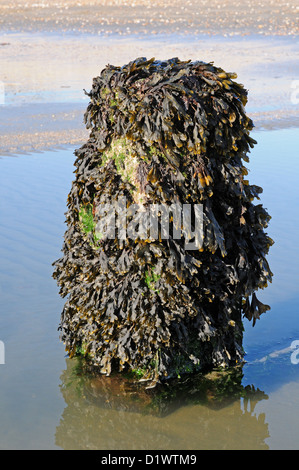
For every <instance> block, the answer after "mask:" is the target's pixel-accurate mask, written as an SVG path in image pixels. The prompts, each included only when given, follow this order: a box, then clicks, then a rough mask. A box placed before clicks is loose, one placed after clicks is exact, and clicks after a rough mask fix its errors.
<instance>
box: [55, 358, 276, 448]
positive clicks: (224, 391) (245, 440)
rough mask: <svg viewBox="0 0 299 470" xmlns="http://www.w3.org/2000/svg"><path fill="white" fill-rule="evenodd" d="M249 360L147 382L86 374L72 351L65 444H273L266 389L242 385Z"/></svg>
mask: <svg viewBox="0 0 299 470" xmlns="http://www.w3.org/2000/svg"><path fill="white" fill-rule="evenodd" d="M242 379H243V371H242V368H240V367H238V368H236V369H233V370H230V371H227V372H225V373H223V372H220V371H214V372H212V373H209V374H207V375H205V376H202V375H197V376H194V377H192V378H191V377H188V378H186V379H184V380H183V379H181V380H177V381H174V382H173V383H172V384H171V386H169V385H168V386H167V385H165V386H160V387H157V388H156V389H151V390H146V389H145V388H144V386H140V385H136V384H134V383H133V382H132V380H129V379H128V378H126V377H124V376H120V375H118V374H115V375H112V376H111V377H105V376H95V375H92V374H86V370H85V368H84V364H82V361H80V360H79V359H76V358H73V359H66V369H65V370H64V371H63V373H62V375H61V385H60V388H61V393H62V395H63V398H64V400H65V403H66V407H65V409H64V411H63V413H62V416H61V419H60V423H59V425H58V426H57V429H56V436H55V438H56V445H58V446H59V447H61V448H63V449H109V450H113V449H118V450H119V449H182V448H184V449H205V448H207V449H211V448H213V446H215V449H222V448H233V449H238V448H241V449H245V448H251V449H252V448H254V449H256V448H257V449H266V448H267V445H266V444H265V439H266V438H267V437H269V432H268V426H267V423H266V422H265V416H264V415H263V414H260V415H256V413H255V407H256V404H257V403H258V402H260V401H261V400H265V399H267V398H268V397H267V395H266V394H265V393H264V392H263V391H260V390H259V389H255V388H254V387H253V386H250V385H247V386H243V385H242Z"/></svg>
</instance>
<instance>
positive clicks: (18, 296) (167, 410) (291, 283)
mask: <svg viewBox="0 0 299 470" xmlns="http://www.w3.org/2000/svg"><path fill="white" fill-rule="evenodd" d="M298 135H299V132H298V129H286V130H277V131H259V132H255V133H253V136H254V137H255V138H256V139H257V140H258V145H257V146H256V147H255V149H253V150H252V152H251V155H250V158H251V160H250V164H249V165H247V166H248V167H249V168H250V173H249V179H250V182H251V183H253V184H257V185H260V186H262V187H263V188H264V193H263V195H262V199H261V202H262V203H263V205H264V206H265V207H266V208H267V209H268V211H269V213H270V214H271V215H272V220H271V224H270V226H269V229H268V233H269V235H270V236H271V237H272V238H273V239H274V240H275V245H274V246H273V247H272V249H271V253H270V255H269V258H268V259H269V262H270V266H271V268H272V271H273V272H274V280H273V283H272V284H271V285H270V286H269V287H268V288H267V289H266V290H264V291H261V292H260V294H259V296H258V297H259V299H260V300H261V301H263V302H266V303H268V304H270V305H271V311H270V312H267V313H266V314H264V315H263V316H262V317H261V319H260V320H259V321H258V322H257V324H256V326H255V327H254V328H252V326H251V323H249V322H247V320H246V321H245V323H244V324H245V337H244V347H245V350H246V352H247V354H246V361H247V362H246V364H245V365H244V367H243V370H242V374H241V378H240V380H239V381H236V384H235V385H233V384H232V385H231V386H230V387H231V388H230V389H229V392H228V393H226V398H225V399H224V400H223V401H219V400H218V401H217V400H215V394H214V395H213V393H212V392H211V391H209V390H208V392H207V394H206V395H205V396H204V398H203V396H201V395H200V397H198V395H197V394H196V393H194V390H195V389H196V386H193V388H192V390H191V391H190V394H189V395H188V392H187V393H186V394H184V399H182V395H181V396H174V397H167V398H166V399H165V397H164V398H163V396H162V398H161V397H160V399H159V400H158V401H156V402H155V406H154V407H153V408H150V409H148V407H147V403H146V399H145V400H142V399H141V400H139V401H138V400H135V401H134V400H133V398H134V396H133V398H132V397H129V399H124V398H122V396H121V393H119V389H118V388H117V385H116V384H115V382H113V380H110V379H108V380H107V381H106V382H104V383H103V381H100V382H98V381H96V380H94V379H90V378H85V379H84V377H82V375H78V362H77V361H76V360H70V359H68V358H67V357H66V356H65V352H64V347H63V345H62V344H61V343H60V341H59V333H58V331H57V327H58V324H59V319H60V312H61V310H62V307H63V303H64V301H63V299H61V298H60V297H59V295H58V288H57V286H56V283H55V281H54V280H53V279H52V277H51V275H52V266H51V264H52V262H53V261H54V260H55V259H57V258H58V257H59V256H60V250H61V247H62V242H63V233H64V231H65V224H64V212H65V210H66V198H67V194H68V192H69V190H70V188H71V182H72V180H73V178H74V175H73V171H74V167H73V163H74V155H73V149H69V150H60V151H56V152H54V151H53V152H44V153H37V154H33V155H20V156H18V157H2V158H0V260H1V265H0V295H1V315H0V340H1V341H2V342H3V343H4V345H5V364H0V419H1V427H0V448H2V449H109V450H113V449H122V450H124V449H148V450H150V449H151V450H153V449H157V450H159V449H165V450H167V449H177V450H179V449H181V450H183V449H186V450H188V449H190V450H192V449H299V364H296V363H294V361H293V362H292V360H291V354H292V352H293V351H292V350H291V349H290V345H291V343H292V341H294V340H299V321H298V298H299V288H298V271H299V270H298V264H299V248H298V237H299V233H298V232H299V214H298V203H299V200H298V199H299V197H298V194H299V191H298V173H299V160H298V151H297V143H298ZM298 358H299V354H298ZM249 386H250V390H251V392H252V391H253V392H254V393H253V392H252V393H251V394H249V395H248V393H247V392H246V390H248V387H249ZM194 387H195V388H194ZM244 391H245V392H246V393H244ZM191 392H192V393H191ZM244 395H245V398H244ZM186 396H187V397H188V399H186ZM192 397H193V398H192ZM194 397H195V398H194ZM216 402H217V403H216ZM157 410H158V413H157ZM160 411H161V413H160Z"/></svg>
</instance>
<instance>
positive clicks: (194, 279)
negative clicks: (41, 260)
mask: <svg viewBox="0 0 299 470" xmlns="http://www.w3.org/2000/svg"><path fill="white" fill-rule="evenodd" d="M233 78H235V75H234V74H228V73H225V72H224V71H223V70H222V69H220V68H217V67H215V66H214V65H213V64H206V63H203V62H181V61H180V60H179V59H171V60H169V61H163V62H160V61H155V60H154V59H151V60H149V61H148V60H146V59H143V58H141V59H137V60H135V61H133V62H130V63H129V64H128V65H126V66H124V67H113V66H108V67H107V68H106V69H104V70H103V71H102V73H101V75H100V76H99V77H96V78H95V79H94V82H93V87H92V90H91V92H90V93H89V97H90V104H89V106H88V108H87V111H86V114H85V121H86V124H87V127H88V128H91V132H90V138H89V140H88V142H87V143H86V144H84V145H83V146H82V147H81V148H80V149H78V150H76V152H75V154H76V157H77V159H76V162H75V166H76V179H75V181H74V182H73V185H72V188H71V191H70V194H69V197H68V211H67V214H66V221H67V231H66V233H65V243H64V247H63V256H62V258H61V259H59V260H57V261H56V262H55V271H54V277H55V278H56V279H57V282H58V284H59V286H60V293H61V295H62V296H67V300H66V303H65V306H64V309H63V312H62V317H61V324H60V329H61V338H62V340H63V341H64V343H65V345H66V350H67V351H68V353H69V355H70V356H73V355H76V354H81V355H84V356H86V358H87V360H88V361H90V362H91V363H92V364H93V365H94V366H97V367H98V370H99V372H101V373H103V374H106V375H109V374H111V371H113V370H118V371H126V370H130V371H132V372H133V373H134V374H136V377H137V378H139V379H140V380H143V381H145V382H146V383H147V384H150V386H153V385H155V384H156V383H157V382H158V381H163V380H167V379H169V378H172V377H177V376H181V375H182V374H186V373H193V372H196V371H204V370H207V369H210V368H211V367H219V366H221V367H230V366H232V365H236V364H238V363H240V362H242V360H243V356H244V351H243V346H242V337H243V316H246V317H247V318H248V319H249V320H253V323H254V322H255V321H256V319H257V318H259V315H260V314H261V313H263V312H264V311H266V310H268V309H269V307H268V306H265V305H263V304H261V303H260V302H259V301H258V299H257V298H256V294H255V291H256V290H257V289H259V288H263V287H265V286H266V285H267V282H269V281H271V277H272V273H271V271H270V269H269V266H268V263H267V261H266V258H265V256H266V254H267V253H268V250H269V247H270V246H271V244H272V240H271V239H270V238H269V237H268V235H267V234H266V233H265V231H264V229H265V227H267V224H268V221H269V218H270V217H269V215H268V213H267V212H266V210H265V209H264V208H263V207H262V205H261V204H257V205H255V204H254V202H253V200H254V199H255V198H257V199H258V198H259V194H260V193H261V192H262V189H261V188H259V187H257V186H255V185H250V184H249V182H248V181H247V180H246V179H245V176H246V175H247V169H246V168H245V166H244V165H243V161H245V162H248V156H247V153H248V152H249V149H250V147H252V146H253V145H254V143H255V141H254V140H253V139H252V138H251V137H250V136H249V131H250V130H251V129H252V127H253V124H252V121H251V120H250V119H249V118H248V117H247V116H246V114H245V111H244V105H245V104H246V101H247V92H246V90H244V88H243V86H242V85H240V84H238V83H236V82H235V81H234V80H233ZM121 204H122V205H121ZM136 205H139V207H140V206H142V207H143V208H144V210H143V211H140V212H139V213H138V214H139V215H138V217H139V219H137V222H138V223H137V224H136V212H135V219H133V215H132V214H134V211H133V210H132V209H133V208H135V207H136ZM183 205H189V206H188V207H191V208H192V207H195V206H197V207H199V206H200V207H201V208H202V227H201V229H202V234H203V238H202V244H200V245H199V246H197V245H196V246H194V245H192V246H191V248H190V244H188V243H187V242H190V240H191V238H192V236H193V235H194V233H195V234H196V229H197V227H196V221H195V218H194V216H193V217H191V219H190V231H189V232H190V233H189V232H188V231H186V227H183V229H184V230H183V231H182V236H181V237H180V238H179V237H177V236H174V234H175V233H176V234H177V232H176V229H178V228H182V226H181V223H179V224H178V223H177V220H178V219H176V218H175V217H174V215H173V213H172V216H170V217H169V227H168V230H167V233H165V230H164V229H165V227H164V225H163V224H162V222H161V219H159V220H160V222H159V224H158V236H156V237H153V236H152V233H151V232H150V227H149V226H148V225H145V228H144V225H143V221H144V220H145V219H144V217H145V215H146V214H149V211H150V210H151V208H152V207H157V206H158V207H160V208H161V207H162V208H163V207H164V208H165V207H166V208H171V207H174V206H175V207H181V208H182V207H183ZM103 207H110V208H112V209H111V210H110V213H109V215H108V219H107V218H106V221H107V220H108V221H109V223H108V225H109V224H110V225H109V226H110V231H109V230H106V231H103V225H101V223H100V222H101V217H102V215H103V211H102V209H103ZM120 208H121V210H120ZM108 212H109V211H108ZM158 214H159V216H161V213H160V212H158ZM106 216H107V214H106ZM109 217H110V218H109ZM117 217H118V219H117ZM132 220H134V221H135V225H134V230H131V231H130V236H128V233H127V232H125V234H126V236H124V227H126V228H127V227H128V225H130V222H131V223H132ZM146 220H149V219H148V218H147V219H146ZM119 221H121V222H119ZM111 227H112V229H111ZM141 228H142V230H141Z"/></svg>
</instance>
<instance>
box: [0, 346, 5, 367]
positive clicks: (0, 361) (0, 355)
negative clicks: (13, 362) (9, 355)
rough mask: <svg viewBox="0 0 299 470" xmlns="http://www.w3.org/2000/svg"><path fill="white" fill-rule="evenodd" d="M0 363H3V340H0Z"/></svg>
mask: <svg viewBox="0 0 299 470" xmlns="http://www.w3.org/2000/svg"><path fill="white" fill-rule="evenodd" d="M0 364H5V346H4V343H3V341H0Z"/></svg>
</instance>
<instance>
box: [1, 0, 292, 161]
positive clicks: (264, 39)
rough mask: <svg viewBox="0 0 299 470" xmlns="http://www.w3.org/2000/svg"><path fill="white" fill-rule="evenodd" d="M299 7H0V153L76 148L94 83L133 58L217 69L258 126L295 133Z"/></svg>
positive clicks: (140, 3) (200, 3)
mask: <svg viewBox="0 0 299 470" xmlns="http://www.w3.org/2000/svg"><path fill="white" fill-rule="evenodd" d="M298 12H299V9H298V6H297V4H296V2H294V1H289V2H281V1H276V0H265V1H263V2H259V1H258V2H256V1H255V0H245V2H243V1H242V2H233V1H232V0H226V1H225V2H220V1H216V0H209V1H207V0H192V1H191V0H187V1H186V2H185V3H184V5H182V3H181V2H180V1H178V0H172V1H170V0H164V1H162V0H159V1H158V0H155V1H149V0H132V1H129V0H101V1H97V2H88V1H86V0H81V1H80V2H74V1H72V0H64V1H55V2H46V1H37V2H34V1H28V0H26V1H25V0H17V1H10V2H8V1H3V0H0V121H1V126H0V137H1V139H0V154H12V153H20V152H31V151H34V150H42V149H43V148H48V147H59V146H65V145H67V146H69V145H71V146H79V145H81V144H82V143H83V142H84V141H85V140H86V138H87V131H86V130H85V126H84V123H83V114H84V110H85V108H86V106H87V104H88V99H87V97H86V95H85V94H84V91H83V89H86V90H87V91H89V90H90V88H91V85H92V78H93V77H94V76H96V75H98V74H99V73H100V71H101V69H102V68H103V67H105V66H106V65H107V64H108V63H110V64H114V65H123V64H125V63H127V62H128V61H130V60H133V59H135V58H136V57H140V56H144V57H148V58H149V57H156V58H157V59H165V58H170V57H179V58H180V59H182V60H185V59H191V60H203V61H207V62H210V61H212V62H214V64H215V65H217V66H220V67H222V68H224V69H225V70H227V71H232V72H236V73H237V74H238V79H237V80H238V81H239V82H241V83H243V84H244V86H245V88H247V89H248V91H249V101H248V105H247V112H248V114H249V115H250V116H251V117H252V118H253V120H254V123H255V125H256V127H257V128H264V127H266V128H275V127H289V126H298V124H299V92H298V93H297V90H298V89H299V81H298V80H299V66H298V64H299V60H298V59H299V48H298Z"/></svg>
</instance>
